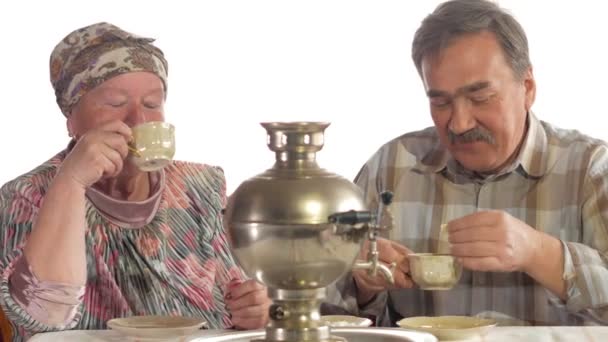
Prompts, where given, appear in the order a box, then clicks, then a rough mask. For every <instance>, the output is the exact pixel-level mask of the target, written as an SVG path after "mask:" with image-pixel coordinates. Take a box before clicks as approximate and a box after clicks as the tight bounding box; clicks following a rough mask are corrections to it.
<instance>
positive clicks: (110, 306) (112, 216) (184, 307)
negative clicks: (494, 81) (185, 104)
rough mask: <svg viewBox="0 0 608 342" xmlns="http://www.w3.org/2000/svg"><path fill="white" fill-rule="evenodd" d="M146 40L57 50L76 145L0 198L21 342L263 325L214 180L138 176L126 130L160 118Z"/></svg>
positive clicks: (9, 309)
mask: <svg viewBox="0 0 608 342" xmlns="http://www.w3.org/2000/svg"><path fill="white" fill-rule="evenodd" d="M152 42H153V39H148V38H141V37H138V36H135V35H133V34H131V33H128V32H125V31H123V30H121V29H120V28H118V27H116V26H113V25H110V24H107V23H99V24H95V25H91V26H88V27H84V28H81V29H79V30H76V31H74V32H72V33H70V34H69V35H68V36H67V37H65V38H64V39H63V40H62V41H61V42H60V43H59V44H58V45H57V46H56V47H55V49H54V51H53V52H52V55H51V61H50V67H51V82H52V84H53V88H54V90H55V94H56V97H57V103H58V104H59V107H60V108H61V111H62V112H63V114H64V115H65V116H66V117H67V129H68V132H69V136H70V137H72V141H71V142H70V144H69V145H68V147H67V149H66V150H64V151H62V152H60V153H59V154H57V155H56V156H54V157H52V158H51V159H50V160H48V161H47V162H45V163H44V164H42V165H40V166H39V167H37V168H35V169H34V170H33V171H31V172H28V173H27V174H24V175H22V176H20V177H18V178H17V179H15V180H13V181H11V182H9V183H7V184H5V185H4V186H3V187H2V189H1V192H0V271H1V272H2V278H1V284H0V289H1V295H0V296H1V300H0V302H1V304H2V307H3V309H4V311H5V312H6V315H7V317H8V318H9V320H10V322H11V325H12V330H13V335H14V336H15V340H23V339H25V338H27V337H28V336H31V335H32V334H34V333H37V332H43V331H51V330H61V329H103V328H105V327H106V321H107V320H109V319H111V318H115V317H123V316H132V315H152V314H153V315H182V316H192V317H201V318H203V319H205V320H206V321H207V322H208V324H209V326H210V327H212V328H225V327H231V326H235V327H237V328H244V329H249V328H260V327H262V326H263V325H264V324H265V323H266V321H267V309H268V306H269V303H270V301H269V300H268V297H267V296H266V292H265V288H264V287H263V286H261V285H259V284H257V283H256V282H254V281H252V280H247V281H246V280H244V279H243V275H242V272H241V270H240V269H239V267H238V266H237V265H236V264H235V261H234V259H233V257H232V256H231V254H230V250H229V248H228V244H227V240H226V235H225V232H224V230H223V228H222V216H221V210H222V208H223V206H224V204H225V200H226V195H225V179H224V175H223V173H222V170H221V169H220V168H218V167H212V166H207V165H201V164H194V163H185V162H175V161H174V162H172V163H171V164H169V165H168V166H167V167H165V168H164V169H161V170H160V171H154V172H143V171H140V170H139V169H138V168H137V167H136V166H135V165H134V164H133V163H132V162H131V158H128V154H129V148H128V146H129V145H128V143H129V142H130V141H131V139H132V131H131V127H134V126H136V125H138V124H141V123H145V122H149V121H163V120H164V112H163V105H164V101H165V97H166V94H167V61H166V60H165V58H164V56H163V53H162V52H161V50H159V49H158V48H157V47H155V46H154V45H152V44H151V43H152Z"/></svg>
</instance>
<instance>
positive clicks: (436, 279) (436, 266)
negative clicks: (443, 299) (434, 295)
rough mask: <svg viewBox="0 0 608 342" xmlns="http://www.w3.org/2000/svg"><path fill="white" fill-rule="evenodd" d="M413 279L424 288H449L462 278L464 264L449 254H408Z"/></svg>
mask: <svg viewBox="0 0 608 342" xmlns="http://www.w3.org/2000/svg"><path fill="white" fill-rule="evenodd" d="M408 259H409V263H410V274H411V276H412V280H413V281H414V282H415V283H416V284H417V285H418V286H419V287H420V288H421V289H423V290H449V289H451V288H452V287H454V285H456V284H457V283H458V281H459V280H460V275H461V274H462V265H461V264H460V263H459V262H458V261H456V259H455V258H454V257H453V256H451V255H447V254H433V253H414V254H409V255H408Z"/></svg>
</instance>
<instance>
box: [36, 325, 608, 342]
mask: <svg viewBox="0 0 608 342" xmlns="http://www.w3.org/2000/svg"><path fill="white" fill-rule="evenodd" d="M225 332H226V330H201V331H199V332H197V333H196V334H193V335H192V336H190V337H188V338H185V339H184V340H183V341H184V342H187V341H190V340H192V339H195V338H197V337H209V336H213V335H217V334H221V333H225ZM124 340H125V338H124V336H121V335H120V334H118V333H117V332H115V331H111V330H70V331H61V332H54V333H44V334H38V335H36V336H34V337H32V338H31V339H30V340H29V341H30V342H51V341H52V342H55V341H62V342H77V341H78V342H118V341H124ZM467 341H470V342H486V341H488V342H489V341H491V342H513V341H524V342H527V341H530V342H562V341H573V342H606V341H608V327H595V326H594V327H496V328H494V329H492V330H490V332H489V333H488V334H487V335H486V336H484V337H482V338H475V339H470V340H467Z"/></svg>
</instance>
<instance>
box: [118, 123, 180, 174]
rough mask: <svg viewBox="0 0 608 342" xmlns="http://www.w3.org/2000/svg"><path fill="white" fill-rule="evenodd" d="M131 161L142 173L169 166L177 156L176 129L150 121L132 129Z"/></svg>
mask: <svg viewBox="0 0 608 342" xmlns="http://www.w3.org/2000/svg"><path fill="white" fill-rule="evenodd" d="M131 132H132V133H133V141H132V142H131V143H130V144H129V150H130V151H131V159H132V160H133V163H134V164H135V165H136V166H137V167H138V168H139V169H140V170H142V171H147V172H149V171H156V170H160V169H162V168H163V167H165V166H167V165H168V164H169V163H170V162H171V161H172V160H173V156H174V155H175V127H174V126H173V125H172V124H170V123H167V122H163V121H150V122H146V123H143V124H140V125H137V126H135V127H132V128H131Z"/></svg>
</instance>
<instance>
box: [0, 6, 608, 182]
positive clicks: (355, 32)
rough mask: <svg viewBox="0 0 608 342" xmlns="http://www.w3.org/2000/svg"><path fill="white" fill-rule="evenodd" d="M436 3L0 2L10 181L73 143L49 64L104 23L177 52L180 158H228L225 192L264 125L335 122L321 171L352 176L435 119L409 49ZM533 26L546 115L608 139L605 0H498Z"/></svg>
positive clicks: (540, 102) (171, 111)
mask: <svg viewBox="0 0 608 342" xmlns="http://www.w3.org/2000/svg"><path fill="white" fill-rule="evenodd" d="M437 3H438V1H405V0H402V1H382V0H368V1H353V0H348V1H347V0H343V1H332V0H308V1H287V0H276V1H262V0H257V1H251V0H242V1H226V0H222V1H219V0H218V1H188V2H186V1H177V0H174V1H167V0H164V1H151V0H147V1H127V0H121V1H108V0H105V1H65V0H54V1H39V2H38V3H36V2H32V1H5V2H3V4H2V5H1V6H0V38H1V43H0V70H1V71H0V104H1V107H0V108H1V109H0V110H1V112H2V121H1V124H0V125H1V126H0V127H1V128H2V130H1V132H0V146H1V147H2V157H3V158H2V161H1V165H0V183H5V182H7V181H9V180H11V179H13V178H14V177H16V176H18V175H20V174H22V173H24V172H26V171H29V170H30V169H32V168H34V167H35V166H37V165H39V164H40V163H42V162H44V161H45V160H47V159H48V158H50V157H51V156H53V155H54V154H55V153H57V152H58V151H60V150H61V149H63V148H64V147H65V146H66V144H67V143H68V135H67V131H66V128H65V119H64V117H63V116H62V114H61V112H60V111H59V109H58V107H57V106H56V104H55V99H54V95H53V90H52V88H51V85H50V82H49V76H48V60H49V55H50V52H51V51H52V49H53V47H54V46H55V44H57V43H58V42H59V40H60V39H62V38H63V37H64V36H65V35H66V34H68V33H69V32H71V31H72V30H74V29H76V28H79V27H82V26H86V25H89V24H92V23H95V22H99V21H108V22H110V23H113V24H115V25H117V26H119V27H121V28H123V29H125V30H127V31H130V32H133V33H136V34H139V35H144V36H149V37H154V38H157V41H156V44H157V46H159V47H160V48H161V49H163V51H164V52H165V55H166V56H167V59H168V60H169V96H168V102H167V105H166V114H167V121H170V122H172V123H174V124H175V125H176V128H177V131H176V132H177V156H176V158H177V159H182V160H189V161H196V162H204V163H209V164H215V165H220V166H222V167H223V168H224V170H225V173H226V176H227V180H228V191H229V192H232V191H233V190H234V189H236V187H237V186H238V184H240V183H241V182H242V181H243V180H245V179H247V178H249V177H251V176H253V175H255V174H257V173H260V172H262V171H264V170H265V169H267V168H269V167H271V166H272V164H273V161H274V155H273V154H272V153H271V152H270V151H269V150H268V149H267V147H266V145H265V143H266V137H265V131H264V130H263V128H262V127H261V126H259V122H262V121H273V120H276V121H294V120H320V121H329V122H331V123H332V124H331V126H330V127H329V128H328V130H327V131H326V133H327V135H326V146H325V148H324V149H323V150H322V151H321V152H320V153H319V158H318V159H319V163H320V165H321V166H322V167H324V168H326V169H329V170H331V171H333V172H336V173H339V174H341V175H343V176H345V177H347V178H351V179H352V178H353V177H354V176H355V175H356V173H357V171H358V170H359V168H360V167H361V165H362V164H363V163H364V162H365V161H366V160H367V159H368V158H369V157H370V156H371V154H372V153H373V152H375V151H376V150H377V149H378V148H379V147H380V145H381V144H383V143H384V142H386V141H388V140H389V139H391V138H393V137H395V136H398V135H401V134H403V133H405V132H407V131H412V130H417V129H421V128H423V127H426V126H429V125H431V124H432V123H431V120H430V116H429V112H428V104H427V99H426V97H425V95H424V91H423V88H422V84H421V82H420V79H419V77H418V75H417V74H416V71H415V68H414V66H413V63H412V61H411V58H410V46H411V40H412V36H413V34H414V31H415V30H416V28H417V27H418V25H419V23H420V21H421V20H422V19H423V17H424V16H425V15H426V14H428V13H430V12H431V11H432V10H433V9H434V7H435V5H436V4H437ZM500 4H501V5H502V6H503V7H505V8H507V9H509V10H511V12H512V13H513V14H514V15H515V16H516V18H518V19H519V20H520V22H521V23H522V25H523V26H524V28H525V29H526V31H527V34H528V39H529V41H530V50H531V58H532V63H533V65H534V72H535V75H536V79H537V85H538V93H537V101H536V104H535V106H534V107H533V108H534V111H535V113H536V114H537V116H539V117H540V118H541V119H543V120H546V121H549V122H551V123H554V124H556V125H558V126H561V127H566V128H576V129H579V130H581V131H582V132H584V133H587V134H589V135H591V136H594V137H597V138H601V139H604V140H607V138H608V132H607V131H606V127H607V126H606V125H605V124H604V122H605V121H606V120H605V117H606V114H608V112H607V110H606V107H607V106H606V102H607V101H608V87H606V85H605V84H606V83H605V82H606V80H608V52H607V49H606V45H607V44H608V39H607V37H606V34H607V33H608V24H607V23H606V21H607V19H606V17H605V11H604V10H603V7H605V6H606V5H605V4H604V2H603V1H600V0H597V1H591V0H578V1H551V2H549V1H528V0H520V1H516V0H512V1H507V0H503V1H500Z"/></svg>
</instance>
